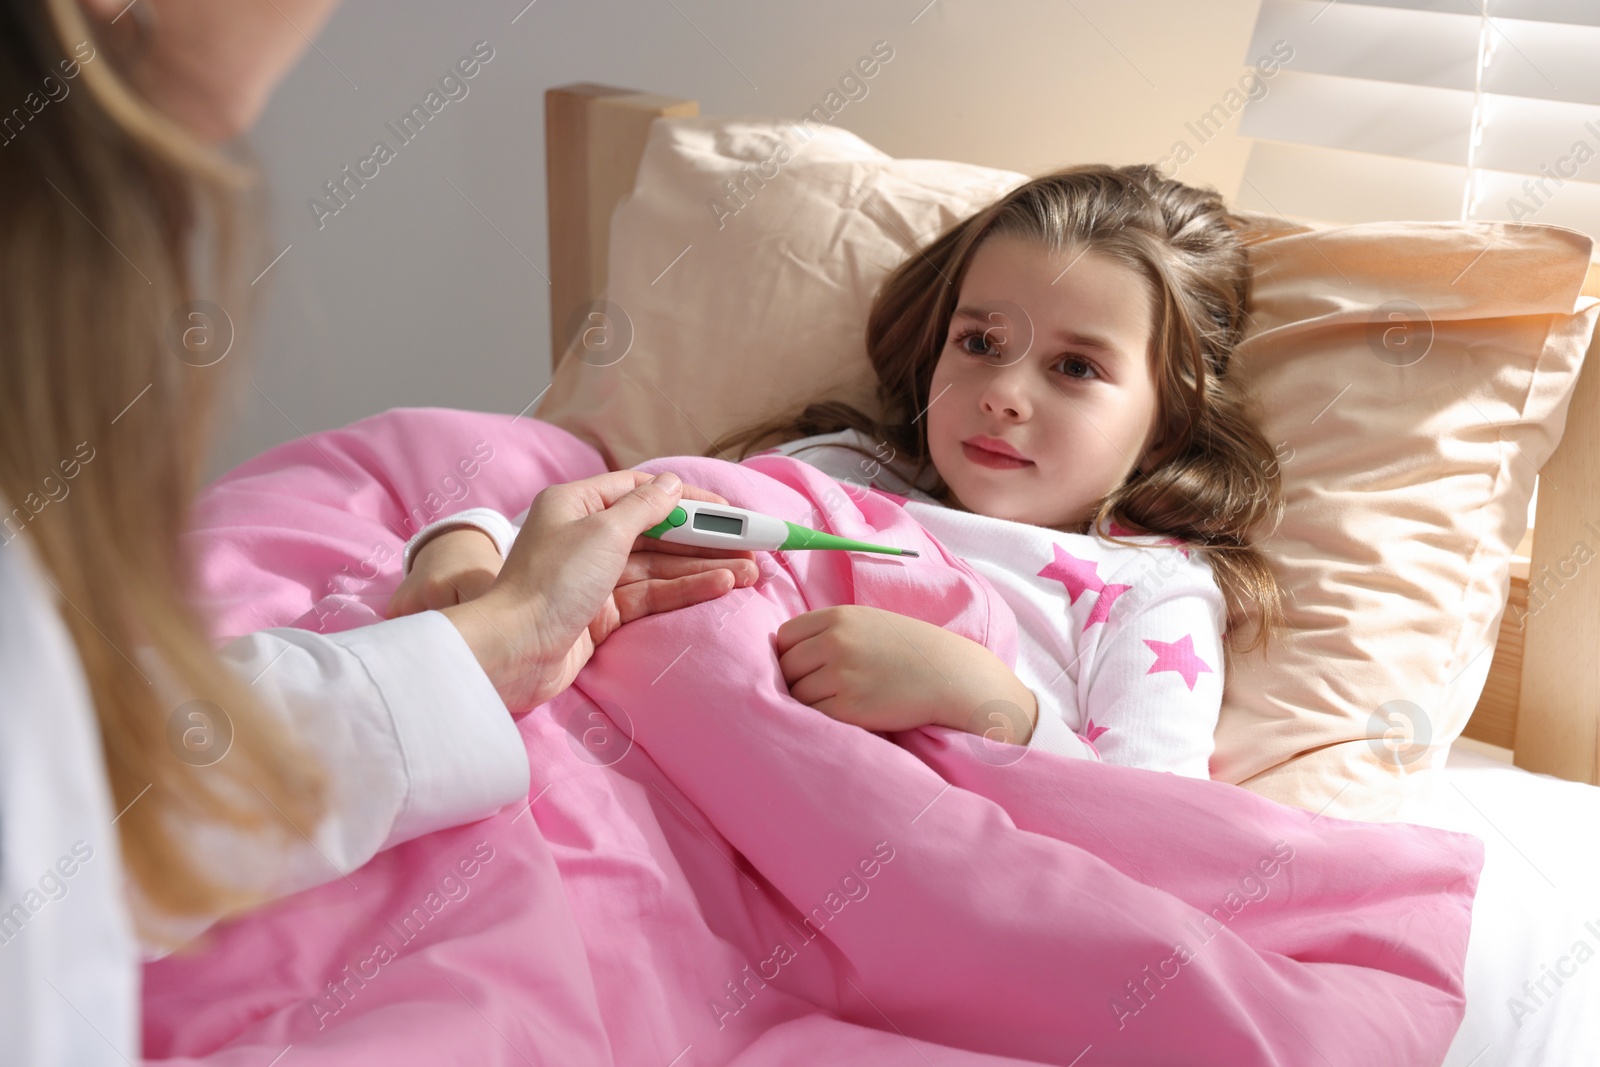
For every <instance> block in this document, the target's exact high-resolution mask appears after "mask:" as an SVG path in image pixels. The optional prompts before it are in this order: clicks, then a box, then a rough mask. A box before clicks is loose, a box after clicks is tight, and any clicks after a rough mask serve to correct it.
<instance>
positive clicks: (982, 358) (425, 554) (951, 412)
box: [391, 165, 1282, 777]
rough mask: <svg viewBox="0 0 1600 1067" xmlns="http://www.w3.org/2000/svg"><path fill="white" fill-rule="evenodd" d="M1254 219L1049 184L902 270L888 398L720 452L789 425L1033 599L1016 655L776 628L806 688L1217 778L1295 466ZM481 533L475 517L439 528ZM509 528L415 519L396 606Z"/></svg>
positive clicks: (1035, 184) (1196, 204) (837, 713)
mask: <svg viewBox="0 0 1600 1067" xmlns="http://www.w3.org/2000/svg"><path fill="white" fill-rule="evenodd" d="M1239 225H1240V224H1239V220H1237V219H1236V218H1235V217H1234V216H1232V215H1230V214H1229V213H1228V212H1227V210H1226V209H1225V207H1224V206H1223V203H1222V201H1221V198H1220V197H1219V196H1218V195H1217V194H1215V193H1214V192H1211V191H1209V190H1200V189H1195V188H1192V187H1190V186H1186V185H1183V184H1181V183H1179V182H1176V181H1171V180H1168V179H1165V178H1162V177H1161V176H1160V175H1159V174H1158V173H1157V171H1156V170H1155V168H1153V167H1149V166H1132V167H1120V168H1112V167H1107V166H1098V165H1096V166H1083V167H1075V168H1071V169H1068V170H1064V171H1060V172H1058V173H1054V174H1049V175H1045V176H1044V177H1040V178H1037V179H1034V180H1032V181H1030V182H1027V183H1025V184H1023V185H1022V186H1020V187H1018V188H1017V189H1016V190H1014V191H1013V192H1011V193H1009V194H1008V195H1006V196H1005V197H1003V198H1002V199H1001V200H999V201H998V202H997V203H995V204H993V205H991V206H989V207H987V208H985V209H983V210H981V211H979V212H977V213H976V214H974V215H973V216H971V217H970V218H967V219H965V220H964V221H962V222H960V223H958V224H956V225H955V226H953V227H952V228H951V229H950V230H948V231H947V232H946V233H944V234H943V235H942V236H940V237H939V238H938V239H937V240H935V241H934V242H933V243H932V244H931V245H929V246H928V247H927V248H925V249H923V250H922V251H921V252H920V253H919V254H917V255H914V256H912V257H911V258H910V259H908V260H906V261H905V262H904V263H903V264H901V266H900V267H899V268H897V269H896V270H895V271H894V272H893V273H892V274H891V275H890V276H889V277H888V278H887V279H886V281H885V282H884V284H883V286H882V288H881V289H880V290H879V292H878V294H877V297H876V299H875V301H874V303H873V307H872V311H871V315H870V318H869V320H868V326H867V351H868V355H869V357H870V359H871V361H872V364H873V367H874V368H875V370H876V372H877V378H878V395H877V400H878V407H879V408H880V410H881V412H882V415H881V416H875V415H872V414H868V413H865V412H862V411H860V410H858V409H856V408H853V407H851V406H849V405H847V404H844V403H841V402H838V401H819V402H816V403H813V404H810V405H807V406H806V407H805V408H804V409H803V410H802V411H800V412H799V413H798V414H797V415H794V416H791V417H788V418H784V419H780V420H776V421H773V422H769V423H765V424H762V425H760V426H756V427H752V428H750V429H748V430H745V431H742V432H740V433H736V434H733V435H730V436H729V437H727V438H724V439H723V440H721V441H719V442H717V443H716V444H714V445H713V446H712V449H711V450H710V451H709V452H708V453H707V454H708V455H722V456H724V457H726V456H727V451H728V450H729V449H737V450H738V453H739V455H740V457H741V458H742V457H743V456H745V455H748V454H749V452H750V451H751V450H752V449H753V448H755V447H757V446H759V445H761V444H763V443H770V442H772V441H773V440H777V441H779V442H780V444H779V447H778V448H777V451H779V452H781V453H783V454H787V455H792V456H795V457H796V458H799V459H802V460H805V461H806V462H808V463H811V464H813V465H814V466H816V467H818V468H819V469H821V470H823V471H824V472H826V473H828V474H830V475H832V476H833V477H835V478H837V479H839V480H840V481H843V482H846V483H851V484H852V485H854V486H860V487H861V488H860V489H859V490H858V491H861V492H866V491H879V492H887V493H889V494H891V495H894V496H897V497H898V498H900V499H901V500H902V501H903V502H904V506H905V507H906V510H907V511H908V512H909V513H910V514H911V515H912V516H913V517H915V518H916V519H917V520H918V521H919V522H921V523H922V524H923V526H924V527H925V528H927V529H928V531H929V532H930V533H932V534H933V535H934V536H935V537H936V538H938V540H939V541H940V542H941V543H943V544H944V546H945V547H946V548H947V549H949V550H950V552H951V553H953V554H954V555H957V556H960V557H962V558H963V559H965V560H966V561H967V563H968V564H969V565H971V566H972V567H973V569H974V570H975V571H977V572H978V573H980V574H982V575H983V576H984V577H985V578H986V579H987V580H988V581H989V582H990V583H991V584H993V585H994V586H995V588H996V590H997V591H998V592H999V593H1000V595H1001V596H1002V597H1003V598H1004V599H1005V600H1006V602H1007V603H1008V604H1009V605H1010V607H1011V608H1012V610H1013V612H1014V613H1015V615H1016V619H1017V628H1018V651H1017V663H1016V668H1015V671H1012V669H1010V668H1008V667H1006V666H1005V665H1004V664H1003V663H1002V662H1001V661H999V660H998V659H997V658H996V657H994V656H993V655H992V654H991V653H989V652H988V650H987V649H985V648H983V647H982V646H980V645H977V644H976V643H975V642H972V641H969V640H967V639H966V638H964V637H961V636H959V635H956V634H951V633H949V632H947V631H944V630H942V629H940V628H938V627H935V626H932V625H930V624H927V623H924V622H922V621H921V620H918V619H913V618H909V617H905V616H894V617H892V618H887V617H886V616H888V613H884V612H880V611H877V610H876V609H869V608H853V607H836V608H828V609H823V610H821V611H814V612H808V613H807V614H805V615H802V616H799V617H797V618H795V619H792V620H790V621H789V622H787V623H785V624H784V625H783V626H782V627H780V628H779V631H778V635H777V639H778V640H777V648H778V653H779V663H780V666H781V667H782V669H783V674H784V678H785V680H786V681H787V682H788V684H789V686H790V691H791V693H792V694H793V695H794V696H795V697H796V699H798V700H800V701H801V702H803V703H806V704H808V705H810V706H813V707H817V708H818V709H819V710H822V711H824V712H825V713H827V714H829V715H832V716H833V717H835V718H839V719H843V720H845V721H849V722H856V723H858V724H860V725H862V726H865V727H868V728H871V729H880V730H894V729H907V728H910V727H914V726H918V725H923V724H925V723H939V724H942V725H947V726H952V727H955V728H958V729H965V730H969V731H971V732H973V733H976V734H983V735H984V736H986V737H989V738H991V739H999V740H1004V741H1010V742H1013V743H1016V744H1024V745H1027V746H1028V747H1033V748H1041V749H1045V750H1049V751H1053V752H1057V753H1060V754H1063V755H1069V756H1088V757H1089V758H1100V759H1104V760H1105V761H1107V762H1111V763H1118V764H1124V765H1129V766H1139V767H1146V768H1151V769H1155V770H1167V771H1173V772H1175V773H1178V774H1185V775H1192V776H1195V777H1208V776H1209V772H1208V766H1207V764H1208V760H1209V757H1210V755H1211V751H1212V733H1213V731H1214V729H1215V727H1216V722H1217V715H1218V711H1219V709H1220V706H1221V700H1222V688H1223V676H1224V673H1225V671H1224V666H1225V665H1224V659H1225V657H1226V655H1227V650H1228V649H1230V648H1235V647H1236V646H1241V641H1240V635H1241V633H1242V632H1243V631H1244V630H1246V629H1250V630H1253V631H1254V635H1255V640H1253V641H1251V642H1250V643H1249V644H1248V645H1242V647H1237V649H1236V650H1239V651H1249V650H1250V649H1252V648H1255V647H1256V646H1257V645H1259V644H1264V643H1265V642H1266V641H1267V640H1268V639H1269V636H1270V633H1271V630H1272V629H1273V628H1275V627H1276V626H1277V625H1279V624H1280V623H1281V620H1282V611H1281V606H1280V601H1279V596H1280V594H1279V589H1278V586H1277V583H1276V581H1275V580H1274V578H1273V575H1272V573H1271V571H1270V570H1269V569H1268V567H1267V565H1266V562H1265V560H1264V559H1263V558H1262V556H1261V554H1260V552H1259V550H1257V549H1256V548H1255V547H1254V545H1253V536H1254V535H1255V534H1256V532H1257V529H1258V527H1259V526H1261V525H1262V524H1264V523H1268V522H1270V523H1274V524H1275V523H1276V522H1277V521H1278V519H1279V518H1280V517H1281V513H1282V501H1281V494H1280V489H1279V472H1278V465H1277V459H1276V455H1275V453H1274V450H1273V449H1272V448H1271V447H1270V446H1269V445H1268V444H1267V442H1266V440H1265V439H1264V438H1263V436H1262V435H1261V433H1260V431H1259V429H1257V427H1256V425H1255V422H1254V419H1253V418H1252V414H1253V410H1252V407H1251V402H1250V400H1249V399H1248V398H1247V397H1246V396H1245V395H1244V394H1243V392H1242V390H1241V389H1240V387H1239V386H1238V383H1237V382H1236V381H1235V380H1234V379H1232V378H1230V377H1228V375H1227V369H1228V359H1229V356H1230V355H1231V353H1232V351H1233V349H1234V347H1235V345H1237V344H1238V342H1239V340H1240V337H1241V335H1242V333H1243V330H1244V322H1245V315H1246V302H1247V298H1248V290H1249V279H1250V275H1249V265H1248V260H1247V255H1246V251H1245V248H1244V246H1243V243H1242V241H1241V240H1240V238H1239V236H1238V227H1239ZM853 491H856V490H853ZM461 525H467V526H476V527H477V531H474V530H471V529H466V530H457V531H455V532H450V533H445V534H443V535H442V536H435V535H436V534H440V533H441V531H443V530H445V529H446V528H448V527H450V526H461ZM479 531H481V532H479ZM1266 532H1270V531H1266ZM482 534H488V535H489V537H488V538H487V539H486V538H485V537H484V536H482ZM513 534H514V530H513V528H512V527H511V525H510V524H509V523H508V522H507V521H506V520H505V518H504V517H503V516H500V515H498V514H496V513H494V512H488V511H486V510H485V509H473V510H472V511H470V512H463V513H461V514H458V515H455V516H451V517H450V518H448V519H446V520H442V521H441V522H440V523H436V524H434V525H433V526H430V527H428V528H426V529H424V530H422V531H420V532H419V533H418V534H417V535H416V536H415V537H414V538H412V541H411V543H410V544H408V545H407V546H406V566H407V570H408V572H409V574H408V577H407V578H406V580H405V582H404V584H402V586H401V588H400V589H399V590H398V591H397V592H396V594H395V599H394V602H393V604H392V606H391V612H392V613H394V614H402V613H405V612H408V611H416V610H421V609H423V608H425V607H438V606H441V604H440V603H437V602H436V601H438V600H439V596H440V591H446V592H445V594H444V595H445V598H446V600H447V601H449V602H453V600H454V598H455V596H456V595H460V596H463V597H465V596H471V595H476V592H478V591H481V589H483V588H486V587H487V585H488V584H489V583H490V582H491V581H492V580H493V576H494V574H495V573H496V571H497V569H498V563H499V558H500V557H501V556H502V555H503V553H504V550H505V549H507V548H508V547H509V542H510V538H511V536H512V535H513ZM424 544H426V545H427V549H426V551H422V552H421V553H420V555H418V550H419V549H420V548H421V546H423V545H424ZM414 556H415V558H416V565H415V567H414V568H413V565H412V564H413V557H414ZM455 590H460V592H459V594H456V593H455V592H454V591H455ZM1230 635H1231V638H1232V639H1231V640H1229V637H1230Z"/></svg>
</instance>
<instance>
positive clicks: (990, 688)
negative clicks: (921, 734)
mask: <svg viewBox="0 0 1600 1067" xmlns="http://www.w3.org/2000/svg"><path fill="white" fill-rule="evenodd" d="M969 644H971V645H972V648H973V650H974V652H975V656H974V659H975V660H976V661H977V662H975V663H973V664H972V669H962V670H961V673H962V675H963V676H965V677H967V678H970V679H972V684H971V685H969V686H968V687H967V688H966V690H965V692H964V694H963V695H962V696H961V697H959V698H957V699H956V700H953V701H951V702H950V703H949V704H947V705H945V706H944V707H943V708H942V709H941V711H942V712H943V716H942V718H941V719H940V720H939V724H940V725H942V726H948V727H950V728H951V729H954V730H964V731H966V732H967V733H970V734H977V735H979V736H989V737H993V738H994V739H995V740H997V741H1005V742H1007V743H1008V744H1013V745H1025V744H1027V743H1028V740H1029V739H1030V738H1031V737H1032V736H1033V730H1034V727H1035V726H1036V725H1037V724H1038V721H1039V701H1038V698H1036V697H1035V696H1034V695H1033V690H1031V689H1029V688H1028V687H1027V686H1026V685H1024V684H1023V683H1022V679H1020V678H1018V677H1017V675H1016V672H1014V671H1013V670H1012V669H1011V668H1010V667H1007V666H1006V665H1005V663H1004V662H1003V661H1001V659H1000V658H999V657H998V656H996V655H995V654H994V653H993V652H990V651H989V650H988V649H987V648H985V647H984V646H982V645H979V644H976V643H975V642H969ZM958 669H959V668H958Z"/></svg>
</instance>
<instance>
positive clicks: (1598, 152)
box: [1236, 0, 1600, 238]
mask: <svg viewBox="0 0 1600 1067" xmlns="http://www.w3.org/2000/svg"><path fill="white" fill-rule="evenodd" d="M1278 42H1283V45H1280V46H1279V54H1282V52H1283V51H1284V50H1285V49H1284V46H1285V45H1286V46H1287V49H1291V50H1292V52H1293V55H1292V57H1291V58H1290V59H1288V60H1286V61H1285V62H1284V64H1283V67H1282V70H1281V72H1280V73H1279V74H1278V76H1277V77H1275V78H1273V79H1272V81H1271V83H1270V84H1269V85H1268V86H1267V91H1266V92H1265V94H1264V95H1262V96H1260V97H1259V98H1258V99H1256V100H1253V101H1251V102H1250V103H1249V104H1248V105H1247V106H1246V107H1245V111H1244V116H1243V119H1242V120H1241V125H1240V129H1239V132H1240V133H1242V134H1244V135H1246V136H1248V137H1252V138H1256V141H1255V143H1254V144H1253V145H1252V146H1251V149H1250V157H1249V160H1248V161H1247V163H1246V167H1245V174H1244V180H1243V182H1242V183H1241V184H1240V188H1239V195H1238V196H1237V198H1236V203H1237V204H1238V205H1239V206H1240V207H1241V208H1245V209H1247V210H1253V211H1262V212H1268V213H1272V214H1281V215H1286V216H1289V217H1292V218H1300V219H1307V220H1313V221H1321V222H1371V221H1381V220H1386V219H1439V220H1447V219H1463V220H1509V221H1512V222H1540V223H1551V224H1554V225H1558V226H1570V227H1572V228H1574V229H1578V230H1583V231H1584V232H1586V233H1589V234H1591V235H1594V236H1595V237H1597V238H1600V0H1332V2H1330V0H1262V5H1261V13H1260V15H1259V16H1258V17H1257V20H1256V27H1255V32H1254V34H1253V35H1252V38H1251V41H1250V47H1249V49H1248V51H1247V52H1246V55H1247V56H1256V55H1261V54H1264V53H1265V52H1267V51H1270V50H1271V49H1272V48H1273V46H1274V45H1275V44H1277V43H1278Z"/></svg>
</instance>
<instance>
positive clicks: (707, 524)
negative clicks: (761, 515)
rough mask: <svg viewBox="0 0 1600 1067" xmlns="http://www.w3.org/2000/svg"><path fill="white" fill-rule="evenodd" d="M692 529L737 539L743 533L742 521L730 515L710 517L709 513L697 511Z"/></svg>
mask: <svg viewBox="0 0 1600 1067" xmlns="http://www.w3.org/2000/svg"><path fill="white" fill-rule="evenodd" d="M694 528H695V529H696V530H707V531H710V532H711V533H722V534H732V535H733V536H735V537H738V536H739V535H740V534H742V533H744V520H743V519H737V518H734V517H733V516H731V515H712V514H710V513H709V512H705V511H697V512H695V513H694Z"/></svg>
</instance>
